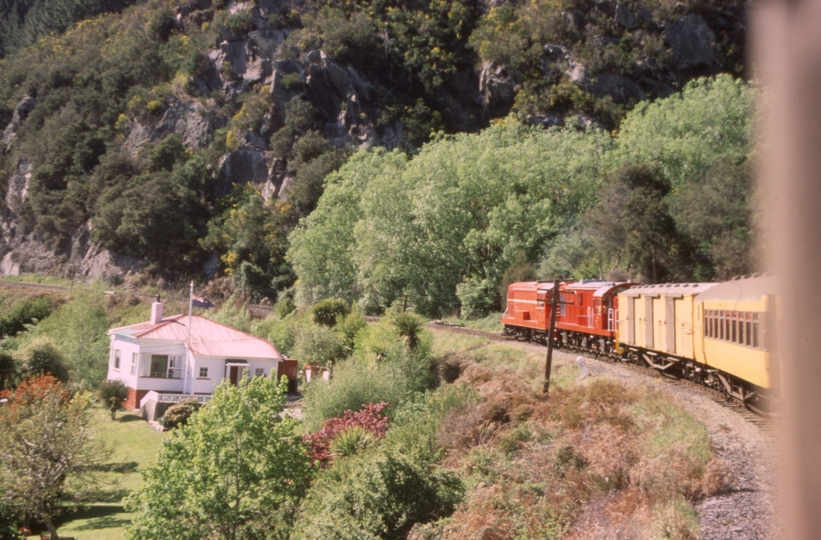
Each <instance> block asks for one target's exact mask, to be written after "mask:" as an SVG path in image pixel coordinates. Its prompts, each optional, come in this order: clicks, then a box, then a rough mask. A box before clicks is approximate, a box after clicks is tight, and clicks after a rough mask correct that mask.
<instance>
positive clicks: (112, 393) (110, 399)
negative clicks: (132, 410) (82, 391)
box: [97, 380, 128, 420]
mask: <svg viewBox="0 0 821 540" xmlns="http://www.w3.org/2000/svg"><path fill="white" fill-rule="evenodd" d="M97 398H98V399H99V400H100V401H101V402H102V404H103V406H104V407H105V408H107V409H108V411H109V412H110V413H111V419H112V420H116V419H117V411H119V410H120V409H121V408H122V406H123V401H125V400H126V399H128V387H127V386H126V385H125V383H123V381H119V380H117V381H103V382H102V383H100V386H98V387H97Z"/></svg>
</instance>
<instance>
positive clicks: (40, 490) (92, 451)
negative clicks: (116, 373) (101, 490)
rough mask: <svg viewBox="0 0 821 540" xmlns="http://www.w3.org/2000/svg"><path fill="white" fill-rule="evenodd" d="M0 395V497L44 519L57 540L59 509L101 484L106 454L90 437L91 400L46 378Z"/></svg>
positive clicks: (33, 515)
mask: <svg viewBox="0 0 821 540" xmlns="http://www.w3.org/2000/svg"><path fill="white" fill-rule="evenodd" d="M0 396H2V397H4V398H7V399H8V400H9V403H8V404H5V405H3V406H2V407H0V459H2V464H3V465H2V467H0V487H1V488H2V490H0V497H2V499H3V502H4V503H6V504H9V505H10V506H12V507H15V508H18V509H19V510H20V511H21V512H22V513H24V514H27V515H29V516H31V517H33V518H34V519H37V520H39V521H42V522H43V523H44V524H45V525H46V527H47V528H48V530H49V533H50V534H51V538H52V540H57V538H58V535H57V527H56V525H55V521H54V519H55V517H57V515H58V514H59V511H60V509H61V505H62V504H64V503H66V502H69V501H73V502H75V503H76V502H82V501H83V500H84V499H85V498H86V497H87V496H88V495H89V494H90V493H91V492H93V491H94V489H95V488H96V487H97V485H98V484H99V470H100V468H99V465H101V464H102V463H103V462H104V460H105V459H106V458H107V457H108V456H109V455H110V451H108V450H107V449H106V448H105V447H104V446H103V445H102V444H101V443H99V442H97V441H95V440H94V439H93V431H92V429H91V405H92V398H91V396H90V395H89V394H87V393H80V394H76V395H73V396H72V395H71V394H70V393H69V392H67V391H66V389H65V387H64V386H63V384H62V383H60V382H59V381H58V380H57V379H55V378H54V377H52V376H50V375H43V376H37V377H32V378H29V379H26V380H25V381H24V382H23V383H22V384H21V385H20V386H18V387H17V389H16V390H14V391H12V392H9V391H6V392H3V393H2V394H0Z"/></svg>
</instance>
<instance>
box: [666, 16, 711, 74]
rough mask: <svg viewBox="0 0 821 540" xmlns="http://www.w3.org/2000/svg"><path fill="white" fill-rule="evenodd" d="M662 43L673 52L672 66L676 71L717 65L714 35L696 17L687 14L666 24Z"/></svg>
mask: <svg viewBox="0 0 821 540" xmlns="http://www.w3.org/2000/svg"><path fill="white" fill-rule="evenodd" d="M664 41H665V43H667V44H668V45H669V46H670V49H672V51H673V64H674V65H675V67H676V69H678V70H681V71H686V70H691V69H693V68H698V67H708V68H709V67H713V66H714V65H715V64H716V63H717V60H718V58H717V56H716V52H715V49H714V47H715V41H716V36H715V33H713V31H712V30H710V27H709V26H708V25H707V21H705V20H704V19H703V18H701V17H700V16H698V15H695V14H689V15H685V16H683V17H679V18H678V19H676V20H675V21H673V22H671V23H666V24H665V25H664Z"/></svg>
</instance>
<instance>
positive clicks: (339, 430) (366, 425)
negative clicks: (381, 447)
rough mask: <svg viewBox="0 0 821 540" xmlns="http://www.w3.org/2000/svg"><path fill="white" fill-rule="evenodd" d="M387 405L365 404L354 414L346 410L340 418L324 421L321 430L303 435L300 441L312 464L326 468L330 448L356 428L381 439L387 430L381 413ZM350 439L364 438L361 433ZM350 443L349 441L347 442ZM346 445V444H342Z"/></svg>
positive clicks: (385, 420)
mask: <svg viewBox="0 0 821 540" xmlns="http://www.w3.org/2000/svg"><path fill="white" fill-rule="evenodd" d="M387 406H388V403H387V402H385V401H383V402H381V403H367V404H365V405H363V406H362V408H361V409H360V410H358V411H356V412H354V411H351V410H347V411H345V413H344V414H343V415H342V417H341V418H329V419H328V420H325V422H324V424H323V425H322V429H320V430H319V431H317V432H316V433H311V434H308V435H305V436H304V437H303V438H302V440H303V441H304V442H305V443H306V444H308V454H309V455H310V456H311V461H312V462H319V463H320V464H321V465H323V466H327V465H328V464H329V463H330V459H331V447H332V446H333V445H334V442H335V441H336V439H337V438H339V437H340V436H341V435H343V434H345V433H347V432H349V431H351V430H353V429H354V428H358V429H360V430H364V431H365V432H367V433H368V434H370V436H371V437H373V438H374V439H381V438H382V437H384V436H385V432H386V431H387V430H388V417H387V416H385V415H383V414H382V411H383V410H384V409H385V408H386V407H387ZM350 438H351V439H356V438H359V439H360V440H362V439H363V438H364V436H363V434H362V433H358V434H357V435H355V436H353V435H352V436H351V437H350ZM349 442H351V441H349ZM344 444H347V443H344Z"/></svg>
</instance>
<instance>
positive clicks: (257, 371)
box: [254, 367, 265, 377]
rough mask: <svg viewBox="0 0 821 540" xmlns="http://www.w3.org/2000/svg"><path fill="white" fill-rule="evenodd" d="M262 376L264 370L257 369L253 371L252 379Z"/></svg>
mask: <svg viewBox="0 0 821 540" xmlns="http://www.w3.org/2000/svg"><path fill="white" fill-rule="evenodd" d="M264 376H265V370H264V369H263V368H261V367H258V368H257V369H256V370H255V371H254V377H264Z"/></svg>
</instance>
